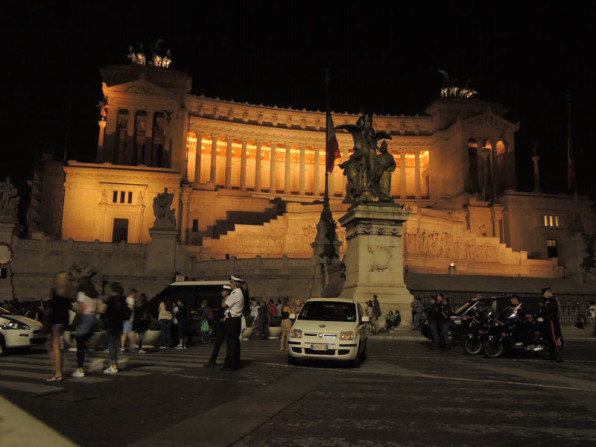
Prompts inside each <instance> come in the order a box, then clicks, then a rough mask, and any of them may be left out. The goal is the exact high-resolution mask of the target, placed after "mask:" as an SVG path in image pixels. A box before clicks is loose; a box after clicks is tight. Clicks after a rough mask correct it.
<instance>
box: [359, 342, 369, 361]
mask: <svg viewBox="0 0 596 447" xmlns="http://www.w3.org/2000/svg"><path fill="white" fill-rule="evenodd" d="M366 346H367V345H366V343H365V344H364V349H363V350H362V352H361V353H360V362H365V361H366V356H367V354H366Z"/></svg>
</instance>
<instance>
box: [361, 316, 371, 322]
mask: <svg viewBox="0 0 596 447" xmlns="http://www.w3.org/2000/svg"><path fill="white" fill-rule="evenodd" d="M362 322H363V323H370V318H368V317H362Z"/></svg>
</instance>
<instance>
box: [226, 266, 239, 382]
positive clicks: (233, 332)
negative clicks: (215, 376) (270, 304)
mask: <svg viewBox="0 0 596 447" xmlns="http://www.w3.org/2000/svg"><path fill="white" fill-rule="evenodd" d="M243 282H244V281H243V280H242V279H240V278H238V277H236V276H230V288H231V289H232V292H231V293H230V295H228V296H227V297H226V298H224V299H223V302H222V305H221V306H222V307H223V310H224V318H225V319H224V325H225V328H226V360H225V362H224V366H223V367H222V368H221V371H236V370H237V369H239V368H240V331H241V328H242V321H241V318H242V311H243V310H244V294H243V293H242V288H241V286H242V283H243Z"/></svg>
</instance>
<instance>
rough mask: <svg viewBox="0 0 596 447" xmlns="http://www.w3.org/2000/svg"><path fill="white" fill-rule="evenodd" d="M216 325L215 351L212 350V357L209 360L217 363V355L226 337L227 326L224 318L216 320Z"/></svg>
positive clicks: (214, 322)
mask: <svg viewBox="0 0 596 447" xmlns="http://www.w3.org/2000/svg"><path fill="white" fill-rule="evenodd" d="M213 324H214V325H215V342H214V343H213V351H211V358H210V359H209V361H210V362H211V363H215V362H216V361H217V355H218V354H219V348H221V344H222V343H223V341H224V339H225V338H226V327H225V325H224V322H223V321H222V320H214V321H213Z"/></svg>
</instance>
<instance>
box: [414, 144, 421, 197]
mask: <svg viewBox="0 0 596 447" xmlns="http://www.w3.org/2000/svg"><path fill="white" fill-rule="evenodd" d="M415 160H416V165H415V169H414V184H415V186H416V198H417V199H420V198H421V197H422V194H421V192H420V191H421V188H420V150H419V149H418V150H416V159H415Z"/></svg>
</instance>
